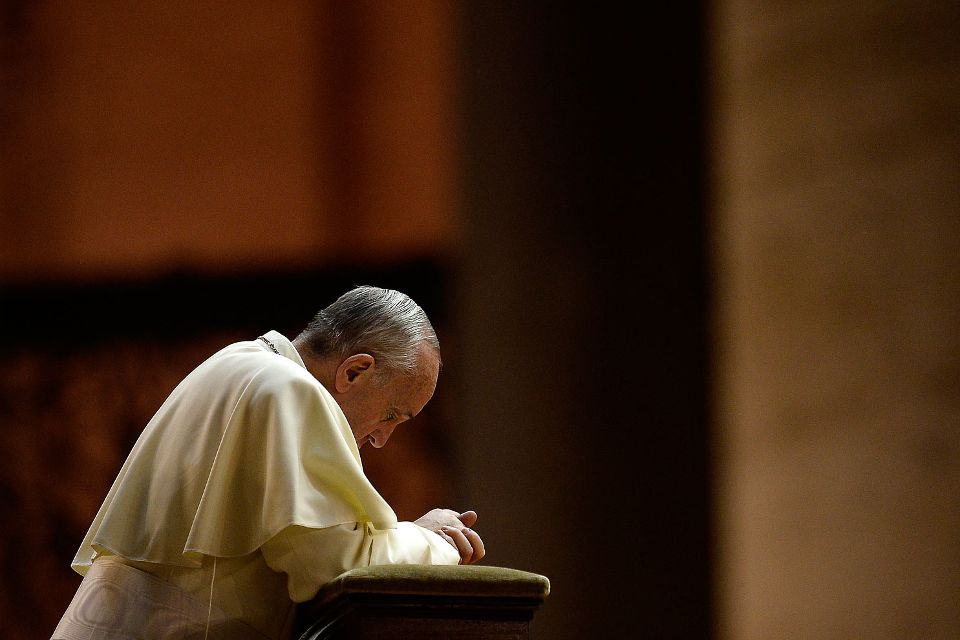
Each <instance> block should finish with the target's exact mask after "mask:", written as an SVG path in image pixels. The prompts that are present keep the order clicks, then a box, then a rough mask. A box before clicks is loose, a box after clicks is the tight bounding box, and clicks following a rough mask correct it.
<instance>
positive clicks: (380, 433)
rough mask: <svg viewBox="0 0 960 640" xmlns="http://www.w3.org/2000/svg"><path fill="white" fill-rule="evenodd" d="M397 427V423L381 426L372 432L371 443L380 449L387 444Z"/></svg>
mask: <svg viewBox="0 0 960 640" xmlns="http://www.w3.org/2000/svg"><path fill="white" fill-rule="evenodd" d="M396 428H397V425H395V424H391V425H389V426H385V427H379V428H378V429H377V430H376V431H374V432H373V433H371V434H370V444H372V445H373V446H374V448H375V449H379V448H380V447H382V446H383V445H385V444H387V440H389V439H390V436H391V435H393V430H394V429H396Z"/></svg>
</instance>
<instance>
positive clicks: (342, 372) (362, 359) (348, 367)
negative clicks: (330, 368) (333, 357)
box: [335, 353, 377, 393]
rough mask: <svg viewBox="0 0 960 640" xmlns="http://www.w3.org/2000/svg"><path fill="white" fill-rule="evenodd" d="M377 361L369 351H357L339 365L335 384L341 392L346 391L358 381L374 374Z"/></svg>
mask: <svg viewBox="0 0 960 640" xmlns="http://www.w3.org/2000/svg"><path fill="white" fill-rule="evenodd" d="M376 368H377V361H376V360H374V359H373V356H371V355H370V354H369V353H357V354H355V355H352V356H350V357H349V358H347V359H346V360H344V361H343V362H341V363H340V366H339V367H337V376H336V380H335V386H336V388H337V391H338V392H339V393H346V392H347V391H348V390H349V389H350V388H351V387H352V386H353V385H354V384H355V383H356V382H359V381H365V380H366V379H367V378H368V377H370V376H372V375H373V372H374V370H375V369H376Z"/></svg>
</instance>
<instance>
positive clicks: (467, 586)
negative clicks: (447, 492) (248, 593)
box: [294, 565, 550, 640]
mask: <svg viewBox="0 0 960 640" xmlns="http://www.w3.org/2000/svg"><path fill="white" fill-rule="evenodd" d="M549 593H550V581H549V580H548V579H547V578H546V577H544V576H541V575H538V574H535V573H528V572H526V571H518V570H516V569H507V568H504V567H484V566H466V567H461V566H427V565H384V566H376V567H364V568H360V569H353V570H352V571H347V572H346V573H344V574H342V575H340V576H339V577H338V578H337V579H336V580H334V581H333V582H331V583H329V584H328V585H326V586H325V587H324V588H323V589H321V590H320V593H318V594H317V597H316V598H314V599H313V600H311V601H310V602H307V603H304V604H303V605H301V606H300V608H299V610H298V613H297V625H296V626H297V629H298V631H297V633H296V634H295V635H294V637H295V638H300V639H301V640H332V639H338V640H339V639H343V638H357V639H364V638H423V639H426V640H429V639H434V638H436V639H439V638H450V637H454V636H455V637H457V638H458V640H471V639H475V638H495V639H507V638H510V639H519V638H529V637H530V621H531V620H532V619H533V614H534V612H535V611H536V609H537V607H539V606H540V605H541V604H542V603H543V601H544V600H545V599H546V597H547V595H548V594H549Z"/></svg>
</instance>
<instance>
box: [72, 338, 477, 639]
mask: <svg viewBox="0 0 960 640" xmlns="http://www.w3.org/2000/svg"><path fill="white" fill-rule="evenodd" d="M265 337H266V338H267V339H268V340H269V341H270V342H272V343H273V345H274V346H275V347H276V348H277V350H278V351H279V352H280V355H277V354H275V353H273V352H272V350H271V349H270V348H269V347H268V346H267V345H266V343H265V342H264V341H262V340H254V341H247V342H239V343H236V344H233V345H230V346H228V347H226V348H224V349H222V350H221V351H219V352H218V353H216V354H215V355H213V356H211V357H210V358H209V359H208V360H206V361H205V362H204V363H202V364H201V365H200V366H199V367H197V368H196V369H195V370H194V371H193V372H191V373H190V374H189V375H188V376H187V377H186V378H184V380H183V381H182V382H181V383H180V384H179V385H178V386H177V388H176V389H174V391H173V393H171V394H170V396H169V397H168V398H167V400H166V401H165V402H164V404H163V405H162V406H161V407H160V410H159V411H158V412H157V414H156V415H155V416H154V417H153V419H152V420H151V421H150V423H149V424H148V425H147V427H146V428H145V429H144V431H143V433H142V434H141V436H140V438H139V440H138V441H137V443H136V444H135V445H134V447H133V450H132V451H131V453H130V455H129V457H128V458H127V460H126V462H125V463H124V465H123V467H122V469H121V470H120V473H119V475H118V476H117V479H116V481H115V482H114V484H113V487H112V488H111V489H110V492H109V493H108V494H107V497H106V500H105V501H104V503H103V505H102V506H101V508H100V511H99V512H98V513H97V515H96V517H95V518H94V520H93V524H92V525H91V526H90V529H89V531H88V532H87V535H86V538H85V539H84V541H83V544H82V545H81V546H80V549H79V550H78V552H77V555H76V557H75V558H74V561H73V564H72V566H73V568H74V569H75V570H76V571H77V572H78V573H81V574H86V573H87V571H88V570H89V569H90V567H91V565H92V563H94V561H97V559H98V558H104V559H105V558H111V566H110V567H109V571H110V572H111V573H110V580H121V579H122V580H126V581H128V582H129V583H130V584H133V583H136V584H135V585H134V586H131V587H130V589H129V590H130V591H131V592H136V593H140V592H141V591H143V590H144V589H146V588H147V586H145V585H148V583H149V584H152V582H151V581H152V580H154V579H156V578H159V579H161V580H162V581H164V582H165V583H166V584H169V585H173V586H175V587H176V589H177V591H178V592H180V593H184V594H187V595H189V596H190V597H192V598H195V599H197V600H198V601H199V602H202V603H203V604H205V605H206V606H205V607H204V612H205V613H206V617H207V618H216V617H217V616H220V617H222V618H224V619H235V620H239V621H241V622H242V623H244V624H247V625H249V626H250V628H252V629H255V630H256V631H257V632H258V633H260V634H261V637H264V638H276V637H280V634H282V633H283V630H284V629H285V625H286V624H287V623H288V622H289V617H290V616H289V614H290V612H291V610H292V602H302V601H305V600H308V599H310V598H311V597H313V595H314V594H316V592H317V590H318V589H319V588H320V587H321V586H322V585H323V584H324V583H326V582H328V581H330V580H332V579H333V578H335V577H336V576H337V575H339V574H340V573H342V572H343V571H345V570H348V569H351V568H354V567H357V566H366V565H372V564H416V563H421V564H457V562H458V561H459V555H458V554H457V552H456V550H454V549H453V548H452V547H451V546H450V545H449V544H447V543H446V542H445V541H444V540H443V539H441V538H440V537H439V536H438V535H436V534H434V533H432V532H429V531H427V530H425V529H422V528H421V527H418V526H416V525H414V524H412V523H406V522H401V523H398V522H397V519H396V515H395V514H394V512H393V510H392V509H391V508H390V506H389V505H388V504H387V503H386V501H384V500H383V498H382V497H381V496H380V495H379V493H377V491H376V489H374V487H373V486H372V485H371V484H370V482H369V481H368V480H367V478H366V476H365V475H364V474H363V468H362V466H361V462H360V452H359V450H358V449H357V444H356V441H355V440H354V438H353V434H352V432H351V430H350V426H349V424H348V423H347V420H346V417H345V416H344V415H343V412H342V411H341V410H340V407H339V406H338V405H337V403H336V401H335V400H334V399H333V397H332V396H331V395H330V394H329V393H328V392H327V390H326V389H325V388H324V387H323V386H322V385H321V384H320V383H319V382H317V380H316V379H315V378H314V377H313V376H312V375H311V374H310V373H309V372H308V371H307V370H306V367H305V366H304V364H303V361H302V359H301V358H300V356H299V354H298V353H297V351H296V349H295V348H294V346H293V344H292V343H291V342H290V341H289V340H287V339H286V338H285V337H283V336H282V335H281V334H279V333H277V332H275V331H271V332H269V333H268V334H266V336H265ZM98 562H99V561H98ZM116 564H121V565H124V566H123V567H121V568H118V567H116V566H113V565H116ZM104 566H105V567H106V566H107V565H104ZM128 569H129V570H128ZM104 571H107V569H104V570H103V571H99V570H98V572H96V573H98V574H102V573H103V572H104ZM284 574H285V577H286V580H284V579H283V577H284ZM91 581H93V580H91ZM130 581H132V582H130ZM86 582H87V581H86V579H85V584H86ZM96 582H97V584H100V585H101V586H102V585H103V584H105V583H104V577H103V575H99V576H98V578H97V580H96ZM141 583H142V584H141ZM151 588H152V587H151ZM100 591H106V590H105V589H100ZM81 592H84V593H83V596H84V598H87V599H89V598H96V597H98V596H97V593H98V592H97V590H96V589H93V588H90V587H86V588H85V587H84V586H83V585H81V589H80V590H79V591H78V595H77V597H76V598H75V602H74V603H73V604H72V605H71V609H68V611H67V613H66V614H65V615H64V619H63V620H62V621H61V624H60V626H59V627H58V631H57V632H55V634H54V638H59V637H64V638H70V639H71V640H80V639H82V638H104V639H107V638H139V637H150V638H157V637H162V636H157V635H156V633H155V632H154V633H152V634H151V635H149V636H143V635H137V631H136V629H133V628H127V629H123V630H121V629H119V628H115V627H116V625H115V624H114V625H113V626H111V625H107V626H106V627H104V626H103V624H101V623H96V624H94V623H92V622H90V620H86V621H84V620H81V619H80V617H79V616H78V615H77V613H78V607H80V606H81V604H82V603H80V602H77V600H78V599H79V598H80V596H81ZM113 592H117V590H116V589H113ZM151 593H153V592H152V591H151ZM151 598H152V599H153V600H156V599H157V596H156V595H155V594H154V595H151V596H150V597H149V598H146V600H144V602H146V601H153V600H151ZM109 604H110V603H109V602H108V603H107V605H109ZM84 606H86V608H87V610H91V609H96V606H91V605H90V603H89V602H87V603H86V604H85V605H84ZM101 606H106V605H104V604H103V603H101ZM124 606H126V607H127V608H129V607H132V606H135V605H130V604H127V605H124ZM188 608H189V609H190V611H192V612H193V613H192V614H191V615H194V614H195V608H194V607H188ZM71 610H72V611H71ZM71 613H72V615H71ZM144 615H146V613H145V614H144ZM127 618H129V616H126V617H125V618H124V619H127ZM136 619H137V618H136V616H134V617H133V618H131V620H134V621H136ZM144 620H145V619H141V620H140V622H139V623H137V622H133V623H129V622H128V623H124V624H127V626H128V627H129V626H130V624H134V625H135V626H137V625H140V626H143V625H144V624H145V622H144ZM118 624H119V623H118ZM78 625H79V626H78ZM83 625H87V626H88V627H90V633H89V634H88V635H84V634H85V633H86V632H85V631H84V629H85V627H84V626H83ZM58 634H60V635H58ZM170 637H184V636H183V634H180V635H171V636H170ZM201 637H202V636H201ZM210 637H215V636H214V635H213V634H211V636H210ZM252 637H256V636H252Z"/></svg>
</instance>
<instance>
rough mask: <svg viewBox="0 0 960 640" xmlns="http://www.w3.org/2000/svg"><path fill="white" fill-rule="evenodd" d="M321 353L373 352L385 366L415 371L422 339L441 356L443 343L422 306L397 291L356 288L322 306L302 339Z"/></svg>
mask: <svg viewBox="0 0 960 640" xmlns="http://www.w3.org/2000/svg"><path fill="white" fill-rule="evenodd" d="M297 339H298V340H299V341H302V342H303V343H305V344H306V345H307V347H308V348H309V349H310V350H311V351H312V352H313V353H314V354H315V355H317V356H319V357H321V358H326V357H328V356H334V355H335V356H338V357H340V358H347V357H349V356H351V355H353V354H356V353H369V354H370V355H372V356H373V357H374V358H375V359H376V361H377V365H378V367H380V368H383V369H386V370H387V371H399V372H402V373H406V374H410V373H413V371H414V369H415V368H416V366H417V361H418V358H419V353H420V347H421V345H422V344H423V342H426V343H427V344H429V345H431V346H432V347H433V348H434V349H436V350H437V356H438V357H439V355H440V341H439V340H438V339H437V333H436V332H435V331H434V330H433V325H431V324H430V320H429V319H428V318H427V314H426V313H424V311H423V309H421V308H420V306H419V305H418V304H417V303H416V302H414V301H413V300H411V299H410V297H409V296H407V295H406V294H403V293H400V292H399V291H394V290H393V289H381V288H379V287H369V286H362V287H357V288H355V289H351V290H350V291H348V292H346V293H345V294H343V295H342V296H340V297H339V298H337V300H336V301H335V302H334V303H333V304H331V305H330V306H328V307H326V308H325V309H321V310H320V311H319V312H318V313H317V315H315V316H314V317H313V320H311V321H310V323H309V324H308V325H307V327H306V328H305V329H304V330H303V332H302V333H301V334H300V335H299V336H298V337H297Z"/></svg>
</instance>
